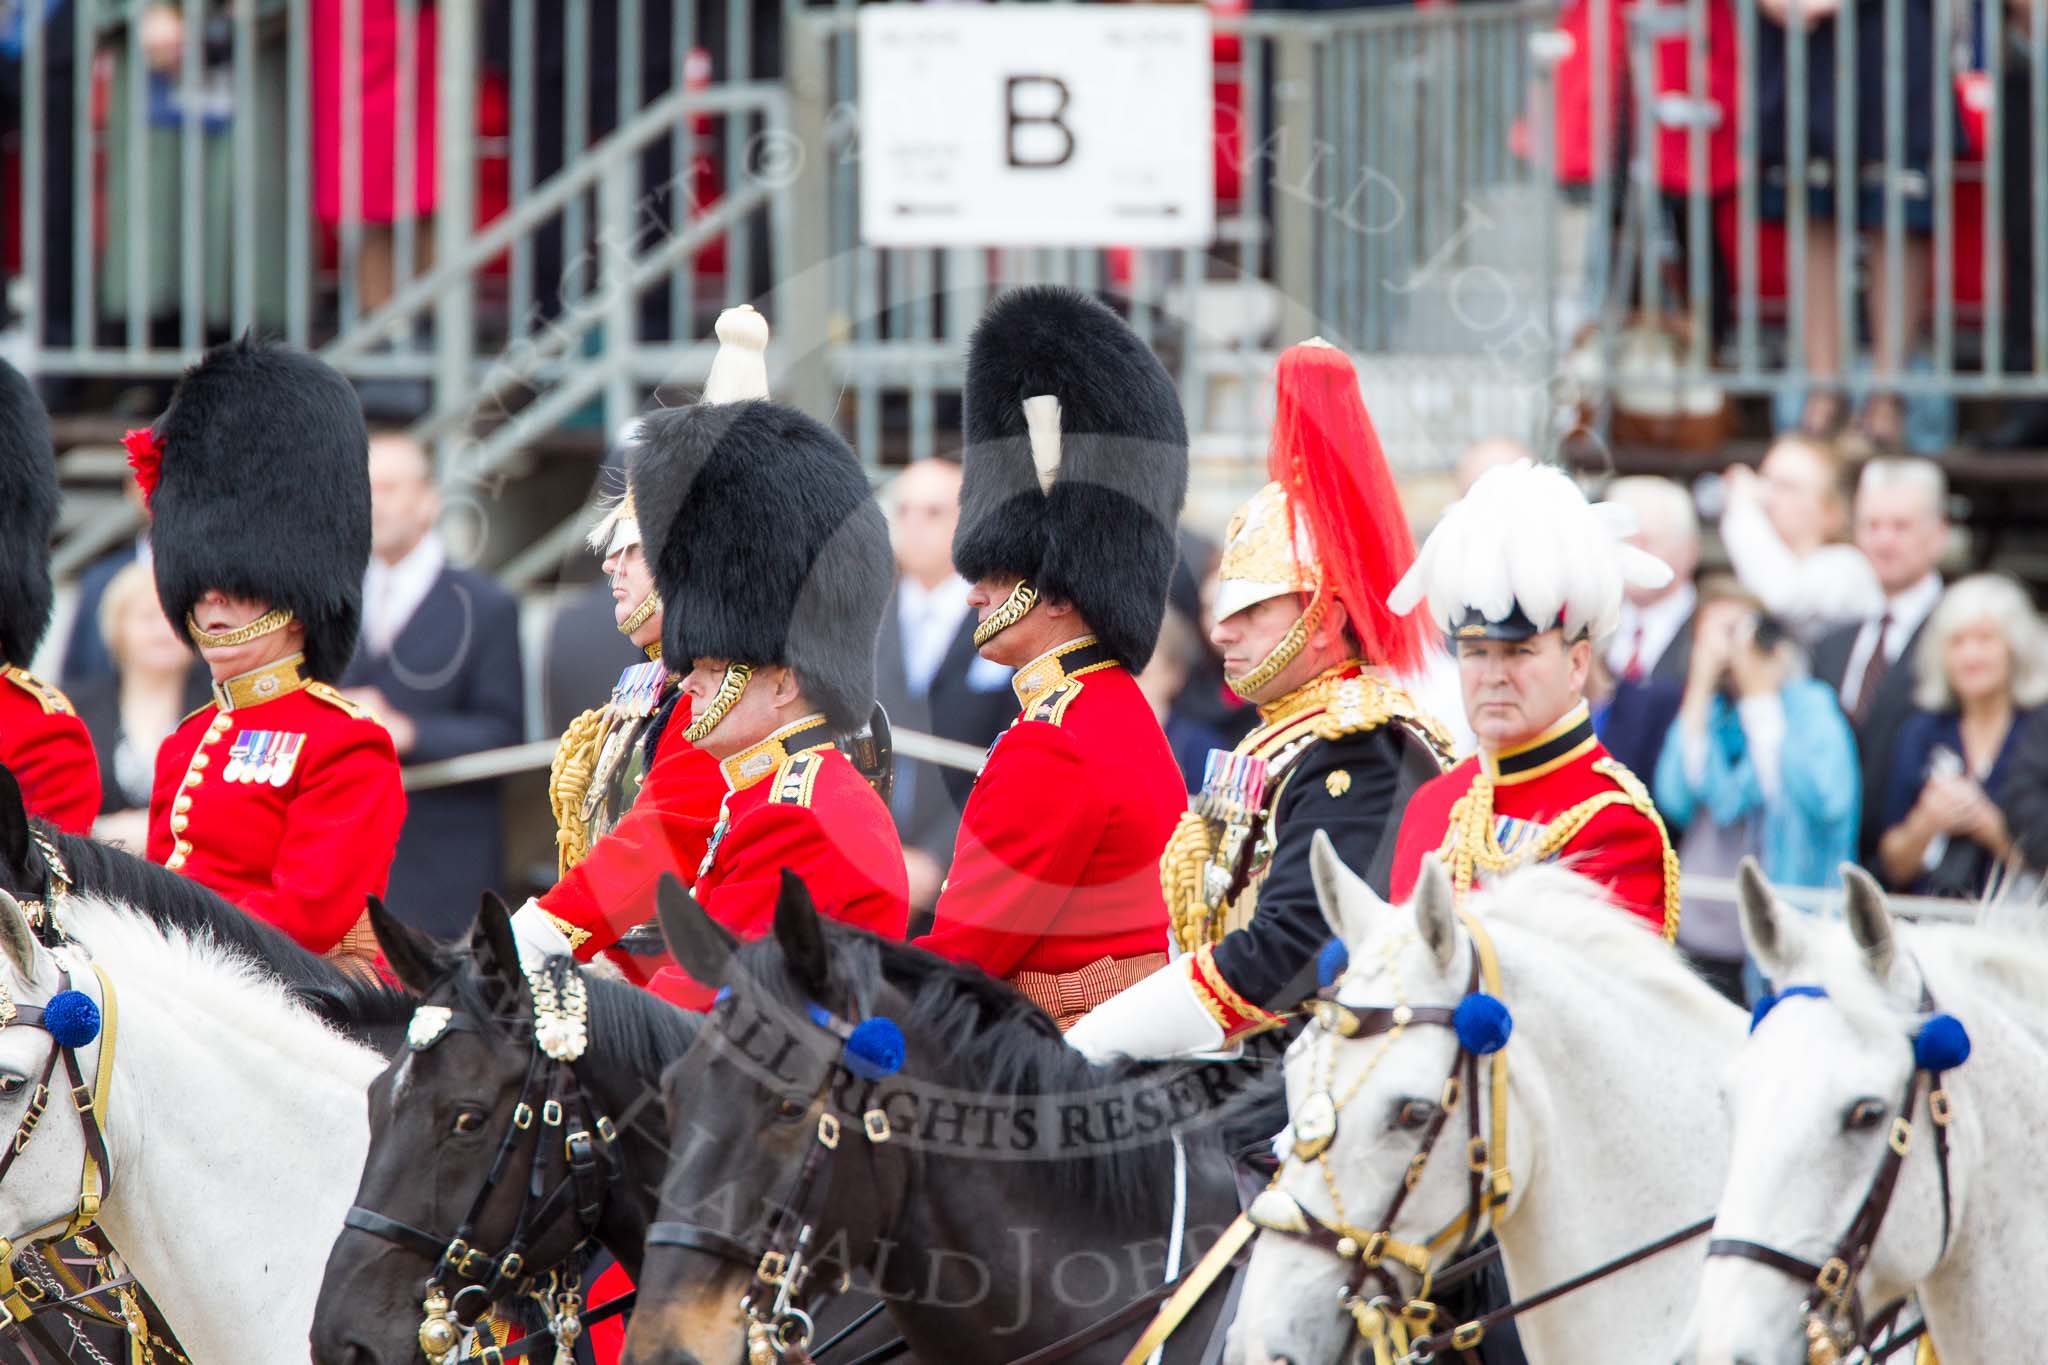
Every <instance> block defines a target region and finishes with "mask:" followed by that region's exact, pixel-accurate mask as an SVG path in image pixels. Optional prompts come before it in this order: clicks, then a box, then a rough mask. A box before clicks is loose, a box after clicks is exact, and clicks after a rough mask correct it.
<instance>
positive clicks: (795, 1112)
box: [775, 1095, 811, 1119]
mask: <svg viewBox="0 0 2048 1365" xmlns="http://www.w3.org/2000/svg"><path fill="white" fill-rule="evenodd" d="M810 1109H811V1106H810V1105H808V1104H805V1103H804V1102H803V1101H802V1100H798V1099H791V1098H790V1097H789V1096H788V1095H784V1096H783V1097H782V1098H781V1099H779V1100H777V1101H776V1102H775V1117H777V1118H779V1119H800V1118H802V1117H803V1116H804V1115H805V1114H807V1113H809V1112H810Z"/></svg>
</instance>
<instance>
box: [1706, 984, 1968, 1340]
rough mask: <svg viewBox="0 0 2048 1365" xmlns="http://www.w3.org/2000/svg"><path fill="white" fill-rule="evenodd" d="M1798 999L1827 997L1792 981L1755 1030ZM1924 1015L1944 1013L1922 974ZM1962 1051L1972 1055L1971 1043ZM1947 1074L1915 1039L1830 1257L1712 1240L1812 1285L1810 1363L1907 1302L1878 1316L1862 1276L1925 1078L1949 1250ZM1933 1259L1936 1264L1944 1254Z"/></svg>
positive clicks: (1713, 1251) (1807, 1322)
mask: <svg viewBox="0 0 2048 1365" xmlns="http://www.w3.org/2000/svg"><path fill="white" fill-rule="evenodd" d="M1801 997H1804V998H1810V999H1826V998H1827V991H1826V990H1825V989H1824V988H1822V987H1820V986H1790V987H1787V988H1786V989H1785V990H1784V991H1781V992H1779V993H1777V994H1775V995H1767V996H1765V997H1764V1000H1763V1002H1760V1004H1759V1006H1758V1011H1757V1016H1756V1021H1755V1023H1753V1024H1752V1025H1751V1030H1752V1031H1754V1030H1755V1028H1756V1026H1757V1024H1761V1023H1762V1022H1763V1019H1764V1017H1765V1015H1767V1014H1768V1013H1769V1012H1770V1010H1771V1009H1772V1008H1773V1007H1775V1006H1776V1005H1778V1004H1780V1003H1782V1002H1784V1001H1786V1000H1790V999H1798V998H1801ZM1920 1012H1921V1013H1922V1014H1924V1015H1929V1016H1938V1017H1946V1016H1939V1012H1938V1011H1937V1010H1936V1008H1935V1004H1934V997H1933V995H1932V994H1931V993H1930V992H1929V991H1928V989H1927V987H1926V985H1925V983H1924V978H1923V984H1922V985H1921V987H1920ZM1963 1055H1964V1056H1967V1055H1968V1050H1967V1045H1965V1048H1964V1052H1963ZM1957 1060H1958V1061H1960V1058H1958V1059H1957ZM1942 1075H1943V1068H1942V1067H1941V1066H1929V1065H1926V1064H1925V1061H1924V1059H1923V1056H1922V1051H1921V1049H1920V1047H1919V1040H1918V1039H1917V1038H1916V1039H1915V1056H1914V1066H1913V1069H1912V1071H1911V1072H1909V1073H1908V1075H1907V1077H1906V1088H1905V1093H1904V1094H1903V1095H1902V1096H1901V1097H1900V1099H1899V1107H1898V1109H1897V1110H1896V1111H1895V1112H1894V1113H1893V1115H1892V1121H1891V1127H1890V1129H1889V1131H1888V1132H1887V1133H1886V1136H1885V1152H1884V1156H1883V1158H1882V1159H1881V1160H1880V1161H1879V1162H1878V1166H1877V1173H1876V1174H1875V1175H1873V1176H1872V1177H1871V1180H1870V1186H1869V1188H1868V1189H1866V1190H1865V1191H1864V1194H1863V1202H1862V1203H1861V1204H1859V1205H1857V1207H1856V1213H1855V1215H1854V1216H1853V1217H1852V1218H1850V1220H1849V1226H1848V1228H1847V1229H1846V1230H1845V1231H1844V1232H1843V1233H1842V1235H1841V1236H1840V1237H1838V1238H1837V1239H1836V1240H1835V1245H1834V1248H1833V1250H1832V1251H1830V1252H1829V1254H1828V1256H1827V1259H1826V1260H1824V1261H1821V1262H1820V1263H1819V1264H1815V1263H1814V1262H1812V1261H1807V1260H1802V1259H1801V1258H1799V1257H1797V1256H1794V1255H1792V1254H1791V1253H1789V1252H1785V1251H1781V1250H1779V1249H1778V1248H1776V1247H1773V1246H1769V1245H1767V1244H1765V1243H1763V1242H1754V1241H1750V1240H1749V1239H1747V1238H1742V1237H1716V1238H1714V1239H1713V1240H1712V1241H1710V1242H1708V1243H1707V1255H1709V1256H1734V1257H1739V1258H1741V1259H1743V1260H1747V1261H1755V1262H1756V1263H1757V1264H1759V1265H1766V1266H1769V1267H1770V1268H1771V1269H1773V1270H1777V1271H1781V1272H1782V1273H1784V1274H1786V1275H1789V1276H1790V1277H1792V1278H1793V1279H1795V1280H1797V1281H1799V1282H1800V1283H1801V1284H1803V1285H1805V1286H1807V1287H1808V1289H1809V1290H1810V1291H1811V1292H1810V1293H1809V1294H1808V1296H1807V1298H1806V1301H1805V1302H1804V1303H1803V1304H1801V1305H1800V1314H1801V1317H1802V1319H1803V1322H1804V1331H1805V1334H1806V1343H1807V1347H1806V1350H1807V1360H1808V1362H1809V1365H1834V1362H1836V1361H1838V1360H1840V1359H1842V1358H1844V1357H1845V1356H1847V1355H1848V1354H1849V1352H1851V1351H1852V1350H1854V1349H1856V1348H1857V1347H1865V1348H1868V1347H1869V1346H1870V1345H1871V1343H1872V1341H1873V1339H1874V1338H1875V1337H1876V1336H1877V1335H1878V1333H1879V1332H1881V1331H1883V1330H1884V1328H1885V1327H1886V1326H1887V1325H1888V1324H1889V1323H1891V1322H1892V1321H1893V1320H1894V1319H1895V1318H1896V1317H1897V1316H1898V1313H1899V1311H1900V1310H1901V1309H1902V1308H1903V1307H1904V1306H1905V1302H1906V1301H1905V1299H1904V1298H1903V1297H1901V1298H1899V1299H1897V1300H1895V1301H1894V1302H1892V1303H1890V1304H1887V1305H1885V1306H1884V1307H1883V1308H1882V1309H1881V1310H1880V1311H1879V1312H1878V1313H1876V1314H1874V1315H1870V1316H1866V1315H1865V1313H1864V1311H1863V1297H1862V1293H1861V1291H1860V1290H1858V1288H1857V1280H1858V1279H1859V1278H1861V1276H1862V1274H1863V1268H1864V1266H1865V1265H1867V1264H1868V1263H1869V1260H1870V1253H1871V1248H1872V1247H1873V1246H1874V1245H1875V1244H1876V1242H1877V1233H1878V1229H1879V1228H1880V1227H1882V1226H1883V1224H1884V1217H1885V1214H1886V1212H1887V1211H1889V1210H1890V1208H1891V1202H1892V1195H1893V1193H1894V1191H1895V1190H1896V1189H1897V1187H1898V1182H1899V1172H1900V1171H1901V1170H1902V1169H1903V1168H1904V1166H1905V1164H1906V1156H1907V1154H1908V1153H1910V1152H1911V1151H1912V1150H1913V1114H1914V1112H1915V1111H1916V1110H1917V1109H1918V1108H1919V1107H1920V1092H1921V1087H1922V1085H1923V1083H1924V1084H1925V1086H1926V1088H1927V1117H1928V1120H1929V1122H1930V1124H1931V1126H1932V1127H1933V1129H1934V1154H1935V1161H1936V1164H1937V1168H1938V1169H1939V1171H1940V1173H1941V1255H1943V1256H1945V1255H1947V1254H1948V1243H1949V1234H1950V1219H1951V1216H1952V1211H1951V1207H1950V1194H1949V1171H1948V1127H1949V1123H1950V1122H1951V1120H1952V1119H1953V1118H1954V1108H1953V1106H1952V1104H1951V1103H1950V1100H1949V1095H1948V1091H1947V1090H1946V1089H1945V1088H1944V1087H1943V1085H1942ZM1936 1259H1937V1261H1938V1260H1939V1257H1937V1258H1936Z"/></svg>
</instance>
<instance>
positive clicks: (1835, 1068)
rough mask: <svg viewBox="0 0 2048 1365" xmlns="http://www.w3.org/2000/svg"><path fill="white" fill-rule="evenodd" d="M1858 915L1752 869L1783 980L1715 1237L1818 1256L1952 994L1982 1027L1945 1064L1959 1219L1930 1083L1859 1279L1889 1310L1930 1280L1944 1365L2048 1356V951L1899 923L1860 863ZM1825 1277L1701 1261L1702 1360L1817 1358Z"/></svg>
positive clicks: (1746, 893)
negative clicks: (1826, 906)
mask: <svg viewBox="0 0 2048 1365" xmlns="http://www.w3.org/2000/svg"><path fill="white" fill-rule="evenodd" d="M1845 880H1846V883H1847V889H1848V893H1849V894H1848V897H1847V903H1846V913H1845V916H1844V918H1845V920H1846V923H1845V924H1842V925H1835V924H1827V923H1821V922H1818V921H1814V920H1811V919H1809V918H1808V917H1807V916H1804V915H1801V914H1799V913H1798V912H1797V911H1788V910H1786V909H1785V908H1784V907H1782V906H1781V905H1780V904H1779V903H1778V901H1777V899H1776V898H1775V897H1773V896H1772V895H1771V893H1770V888H1769V886H1768V885H1767V884H1766V883H1765V882H1764V879H1763V877H1762V875H1761V874H1759V873H1758V872H1757V871H1756V870H1755V868H1754V867H1753V866H1746V867H1745V868H1744V869H1743V875H1742V878H1741V888H1742V889H1741V896H1740V898H1739V899H1740V904H1741V912H1742V932H1743V937H1744V939H1745V940H1746V941H1747V942H1748V944H1749V951H1750V953H1751V955H1752V956H1754V957H1755V958H1756V960H1757V963H1758V965H1759V966H1760V967H1761V968H1762V969H1763V971H1764V974H1765V975H1766V976H1767V977H1769V978H1770V980H1771V981H1772V982H1773V983H1774V984H1775V986H1776V988H1777V989H1778V990H1779V991H1780V992H1784V991H1786V990H1787V989H1788V988H1805V989H1817V990H1819V991H1822V992H1824V994H1823V995H1819V996H1815V995H1811V994H1806V993H1803V991H1802V990H1799V989H1795V990H1794V993H1793V994H1789V995H1784V996H1783V997H1782V1000H1781V1003H1779V1004H1778V1005H1776V1006H1775V1007H1774V1008H1772V1009H1771V1010H1770V1011H1769V1013H1768V1014H1767V1015H1766V1016H1765V1017H1764V1018H1763V1019H1762V1021H1761V1022H1760V1023H1759V1024H1758V1026H1757V1029H1756V1032H1755V1033H1754V1034H1752V1035H1751V1038H1750V1041H1749V1045H1748V1046H1747V1047H1746V1048H1744V1049H1743V1051H1742V1053H1741V1055H1740V1057H1739V1058H1738V1059H1737V1061H1736V1064H1735V1066H1734V1067H1733V1068H1732V1069H1731V1071H1730V1073H1729V1086H1728V1089H1729V1106H1730V1116H1731V1120H1732V1124H1733V1135H1734V1141H1733V1147H1732V1149H1731V1150H1732V1159H1731V1162H1730V1172H1731V1174H1730V1176H1729V1180H1728V1187H1727V1189H1726V1190H1725V1191H1724V1192H1723V1194H1722V1196H1721V1200H1720V1215H1719V1218H1718V1219H1717V1220H1716V1222H1715V1224H1714V1236H1715V1237H1716V1238H1727V1239H1734V1240H1741V1241H1747V1242H1752V1243H1756V1244H1760V1245H1762V1246H1766V1247H1769V1248H1773V1249H1776V1250H1778V1251H1781V1252H1784V1253H1786V1254H1788V1255H1791V1256H1793V1257H1797V1258H1799V1259H1801V1260H1806V1261H1811V1262H1813V1263H1815V1264H1819V1263H1821V1262H1823V1261H1825V1260H1826V1259H1827V1258H1828V1257H1829V1256H1830V1255H1831V1254H1832V1253H1833V1250H1834V1247H1835V1244H1836V1242H1837V1241H1838V1240H1839V1239H1840V1238H1841V1237H1842V1236H1843V1234H1844V1233H1845V1232H1846V1231H1847V1229H1848V1227H1849V1225H1850V1223H1851V1221H1852V1220H1853V1219H1854V1218H1855V1215H1856V1211H1857V1209H1858V1207H1859V1206H1860V1205H1861V1204H1862V1203H1863V1201H1864V1197H1865V1194H1866V1193H1867V1192H1868V1191H1869V1189H1870V1188H1871V1184H1872V1180H1873V1178H1874V1176H1875V1175H1876V1173H1877V1170H1878V1167H1879V1164H1880V1162H1881V1161H1882V1160H1883V1158H1884V1155H1885V1153H1886V1151H1887V1150H1888V1148H1887V1141H1888V1137H1889V1135H1890V1133H1891V1131H1892V1120H1893V1119H1894V1118H1895V1117H1898V1116H1899V1107H1900V1103H1901V1101H1902V1100H1903V1099H1904V1097H1905V1091H1906V1084H1907V1081H1908V1079H1909V1077H1911V1076H1912V1074H1913V1072H1914V1070H1915V1060H1914V1043H1913V1039H1914V1035H1915V1034H1916V1033H1918V1032H1919V1031H1920V1029H1921V1026H1922V1025H1923V1023H1924V1022H1925V1021H1926V1019H1927V1018H1928V1015H1927V1013H1926V1012H1925V1011H1924V1010H1923V1009H1922V1008H1921V998H1922V997H1921V990H1922V988H1923V986H1924V987H1925V989H1926V990H1927V992H1928V993H1929V994H1930V995H1931V996H1932V998H1933V1001H1934V1006H1935V1009H1936V1010H1937V1011H1939V1012H1941V1013H1945V1014H1949V1015H1953V1016H1955V1017H1956V1018H1957V1019H1960V1020H1961V1021H1962V1023H1963V1026H1964V1028H1965V1029H1966V1030H1967V1031H1968V1037H1969V1043H1970V1050H1969V1057H1968V1060H1967V1061H1965V1062H1963V1063H1962V1064H1961V1065H1959V1066H1955V1067H1953V1068H1952V1069H1950V1070H1948V1071H1945V1072H1944V1073H1943V1076H1942V1086H1943V1088H1944V1089H1945V1090H1946V1091H1947V1093H1948V1099H1949V1103H1950V1107H1951V1111H1952V1113H1953V1118H1952V1120H1951V1121H1950V1122H1949V1124H1948V1148H1949V1151H1948V1163H1947V1164H1948V1177H1949V1218H1948V1222H1949V1226H1948V1234H1947V1235H1948V1245H1947V1250H1946V1252H1944V1251H1943V1248H1942V1236H1943V1230H1942V1199H1941V1173H1940V1169H1939V1161H1938V1157H1937V1152H1936V1144H1935V1141H1934V1136H1935V1135H1934V1128H1933V1123H1932V1121H1931V1116H1930V1112H1929V1104H1928V1093H1927V1092H1928V1086H1927V1084H1926V1082H1925V1081H1924V1080H1923V1081H1922V1083H1921V1084H1920V1085H1919V1087H1918V1091H1917V1094H1918V1099H1917V1102H1916V1104H1915V1112H1913V1113H1910V1114H1907V1115H1904V1117H1905V1118H1906V1119H1907V1121H1908V1122H1909V1123H1910V1124H1911V1125H1912V1131H1911V1134H1910V1138H1909V1139H1908V1145H1907V1150H1906V1155H1905V1157H1904V1159H1903V1161H1902V1162H1901V1163H1900V1166H1899V1174H1898V1183H1897V1185H1896V1186H1895V1187H1894V1190H1893V1193H1892V1197H1891V1202H1890V1205H1889V1207H1888V1209H1887V1211H1886V1213H1885V1215H1884V1221H1883V1223H1882V1224H1880V1226H1879V1229H1878V1234H1877V1237H1876V1238H1875V1240H1874V1241H1873V1242H1872V1243H1871V1244H1870V1246H1871V1251H1870V1258H1869V1261H1868V1264H1867V1265H1866V1266H1865V1268H1864V1271H1863V1275H1862V1277H1861V1283H1860V1284H1859V1285H1858V1286H1857V1287H1858V1288H1859V1289H1860V1291H1861V1293H1862V1296H1863V1301H1864V1303H1865V1305H1867V1306H1868V1307H1869V1308H1870V1309H1875V1308H1876V1307H1877V1306H1879V1305H1882V1304H1884V1303H1886V1302H1888V1301H1890V1300H1892V1299H1894V1298H1896V1297H1898V1296H1899V1295H1902V1294H1905V1293H1907V1292H1909V1291H1917V1292H1918V1294H1919V1299H1920V1307H1921V1311H1922V1312H1923V1313H1924V1314H1925V1316H1926V1320H1927V1326H1928V1335H1929V1336H1930V1338H1931V1339H1932V1340H1933V1342H1934V1344H1935V1347H1936V1349H1937V1350H1938V1351H1939V1353H1940V1356H1941V1361H1942V1365H1988V1363H1989V1362H1993V1361H1998V1362H2007V1361H2021V1360H2025V1361H2037V1360H2042V1359H2044V1358H2048V1322H2044V1320H2043V1319H2042V1318H2041V1316H2040V1315H2039V1313H2038V1312H2036V1310H2035V1307H2034V1302H2033V1293H2034V1292H2035V1291H2037V1290H2038V1289H2040V1287H2041V1286H2043V1285H2048V1228H2044V1226H2043V1224H2042V1221H2041V1213H2042V1209H2043V1207H2044V1206H2043V1203H2042V1200H2041V1194H2040V1191H2041V1173H2040V1152H2041V1144H2042V1141H2043V1140H2044V1139H2048V1084H2044V1078H2048V951H2044V949H2043V947H2042V946H2041V945H2040V943H2039V940H2038V938H2037V937H2035V936H2032V935H2029V936H2011V935H2006V934H2000V933H1996V932H1993V931H1988V930H1983V929H1975V928H1968V927H1962V926H1955V927H1936V926H1931V925H1920V926H1916V925H1906V924H1895V923H1894V922H1893V920H1892V917H1891V915H1890V913H1889V911H1887V909H1886V908H1885V902H1884V895H1883V893H1882V892H1881V891H1879V890H1878V888H1877V886H1876V884H1875V883H1874V882H1872V881H1871V880H1870V879H1869V878H1868V877H1866V876H1864V875H1863V874H1862V873H1860V872H1856V871H1854V870H1853V869H1850V870H1848V871H1846V872H1845ZM1811 1295H1812V1287H1811V1286H1810V1285H1805V1284H1802V1283H1801V1282H1800V1281H1798V1280H1795V1279H1794V1278H1793V1277H1792V1276H1791V1275H1789V1274H1787V1273H1785V1272H1784V1271H1782V1270H1778V1269H1774V1268H1772V1267H1770V1266H1767V1265H1761V1264H1758V1263H1756V1262H1754V1261H1751V1260H1747V1259H1741V1258H1738V1257H1734V1256H1722V1255H1716V1256H1714V1257H1713V1258H1711V1259H1710V1260H1709V1262H1708V1266H1707V1271H1706V1273H1705V1274H1704V1275H1703V1276H1702V1277H1701V1282H1700V1300H1699V1309H1698V1313H1697V1315H1696V1319H1695V1321H1696V1324H1697V1328H1696V1330H1697V1340H1698V1351H1697V1355H1696V1357H1695V1358H1696V1359H1697V1360H1698V1361H1699V1362H1701V1365H1729V1363H1730V1362H1741V1363H1742V1365H1778V1363H1779V1362H1784V1363H1785V1365H1803V1362H1804V1361H1805V1360H1806V1358H1807V1352H1806V1339H1805V1336H1804V1334H1803V1331H1802V1314H1801V1312H1800V1305H1801V1304H1802V1302H1804V1301H1805V1300H1806V1299H1808V1298H1809V1297H1811Z"/></svg>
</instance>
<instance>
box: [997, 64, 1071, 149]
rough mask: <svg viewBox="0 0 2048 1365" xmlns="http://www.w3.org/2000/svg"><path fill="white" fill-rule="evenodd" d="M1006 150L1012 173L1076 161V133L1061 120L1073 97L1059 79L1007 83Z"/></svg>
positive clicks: (1033, 78)
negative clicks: (1013, 171)
mask: <svg viewBox="0 0 2048 1365" xmlns="http://www.w3.org/2000/svg"><path fill="white" fill-rule="evenodd" d="M1003 94H1004V107H1003V113H1004V118H1005V128H1004V136H1003V149H1004V152H1005V154H1006V155H1007V157H1008V159H1009V163H1010V166H1011V168H1012V169H1013V170H1050V169H1052V168H1053V167H1055V166H1064V165H1066V164H1067V163H1068V162H1069V161H1072V160H1073V159H1074V130H1073V129H1071V128H1069V127H1068V126H1067V124H1066V121H1065V119H1064V118H1063V117H1062V115H1064V114H1065V113H1066V112H1067V102H1068V100H1069V99H1070V98H1071V96H1070V94H1069V92H1068V90H1067V83H1066V82H1065V81H1063V80H1061V79H1060V78H1059V77H1057V76H1010V77H1008V78H1006V79H1005V81H1004V92H1003Z"/></svg>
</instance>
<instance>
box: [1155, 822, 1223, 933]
mask: <svg viewBox="0 0 2048 1365" xmlns="http://www.w3.org/2000/svg"><path fill="white" fill-rule="evenodd" d="M1215 856H1216V835H1215V832H1214V831H1213V830H1212V829H1211V828H1210V826H1209V822H1208V821H1207V820H1205V819H1203V818H1202V817H1201V816H1200V815H1197V814H1196V813H1195V812H1193V811H1191V810H1190V811H1183V812H1181V817H1180V823H1179V824H1177V825H1175V826H1174V827H1173V837H1171V838H1170V839H1168V840H1167V841H1166V851H1165V852H1164V853H1162V854H1160V855H1159V889H1160V890H1161V891H1163V892H1165V893H1166V915H1167V921H1168V925H1169V929H1170V932H1171V933H1172V934H1173V941H1174V942H1175V943H1178V944H1179V945H1180V946H1181V950H1182V951H1183V952H1190V953H1191V952H1193V951H1194V950H1195V949H1197V948H1199V947H1201V946H1202V945H1203V944H1204V943H1207V942H1208V941H1209V935H1208V927H1209V905H1208V902H1207V901H1205V900H1204V899H1203V897H1202V869H1203V868H1204V867H1206V866H1208V863H1209V860H1210V859H1211V858H1213V857H1215Z"/></svg>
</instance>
